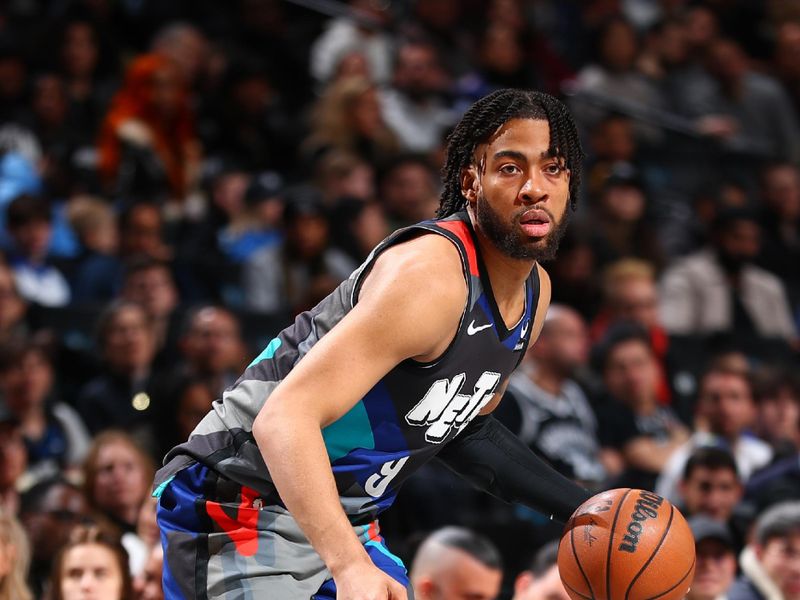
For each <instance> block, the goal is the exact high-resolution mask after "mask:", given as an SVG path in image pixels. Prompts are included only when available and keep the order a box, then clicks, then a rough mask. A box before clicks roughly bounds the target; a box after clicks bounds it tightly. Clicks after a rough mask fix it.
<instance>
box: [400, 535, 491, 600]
mask: <svg viewBox="0 0 800 600" xmlns="http://www.w3.org/2000/svg"><path fill="white" fill-rule="evenodd" d="M410 576H411V583H412V585H413V586H414V594H415V597H416V600H458V599H461V598H469V599H470V600H494V599H495V598H497V596H498V594H499V593H500V584H501V583H502V581H503V566H502V563H501V559H500V552H498V550H497V548H495V546H494V544H492V542H490V541H489V540H488V539H486V538H485V537H483V536H481V535H478V534H477V533H474V532H472V531H470V530H469V529H465V528H463V527H444V528H442V529H437V530H436V531H434V532H433V533H431V534H430V535H429V536H428V537H427V538H425V540H424V541H423V542H422V544H421V545H420V547H419V550H417V554H416V556H415V557H414V562H413V563H412V564H411V573H410Z"/></svg>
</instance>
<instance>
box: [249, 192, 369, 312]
mask: <svg viewBox="0 0 800 600" xmlns="http://www.w3.org/2000/svg"><path fill="white" fill-rule="evenodd" d="M284 221H285V224H286V241H285V243H284V244H282V245H281V246H275V247H267V248H264V249H263V250H261V251H259V252H257V253H256V254H254V255H253V256H252V257H251V258H250V260H249V261H248V262H247V263H245V266H244V272H243V287H244V292H245V298H246V301H247V303H248V307H249V308H251V309H253V310H256V311H259V312H278V311H291V312H292V313H298V312H302V311H303V310H307V309H309V308H311V307H312V306H314V305H315V304H316V303H317V302H319V301H320V300H321V299H322V298H324V297H325V296H326V295H327V294H329V293H330V292H331V291H333V290H334V288H336V286H337V285H339V283H341V282H342V281H344V280H345V279H347V278H348V277H349V276H350V273H352V271H353V270H354V269H355V267H356V265H355V263H354V262H353V261H351V260H350V259H349V258H348V257H347V256H346V255H345V254H344V253H342V252H341V251H340V250H337V249H336V248H331V247H330V246H329V240H330V226H329V222H328V219H327V214H326V212H325V209H324V207H323V206H322V202H321V198H320V197H319V196H318V194H316V192H314V191H312V190H297V191H296V192H295V193H294V194H293V195H292V196H291V197H288V198H287V206H286V211H285V213H284Z"/></svg>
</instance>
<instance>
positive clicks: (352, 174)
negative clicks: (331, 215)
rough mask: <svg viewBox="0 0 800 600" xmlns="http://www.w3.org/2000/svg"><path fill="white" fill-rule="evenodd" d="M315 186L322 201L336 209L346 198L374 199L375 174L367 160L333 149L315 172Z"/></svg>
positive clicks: (366, 200) (321, 159)
mask: <svg viewBox="0 0 800 600" xmlns="http://www.w3.org/2000/svg"><path fill="white" fill-rule="evenodd" d="M314 185H315V186H316V187H317V188H319V190H320V192H322V201H323V203H324V204H325V206H326V207H327V208H330V209H333V208H336V206H337V205H338V204H339V202H341V201H342V200H343V199H345V198H353V199H356V200H359V201H361V202H369V201H371V200H374V199H375V172H374V169H373V168H372V165H370V164H369V163H368V162H367V161H366V160H364V159H363V158H361V157H359V156H357V155H355V154H353V153H352V152H348V151H346V150H339V149H336V148H332V149H331V150H329V151H327V152H325V153H324V154H323V155H322V156H321V157H320V159H319V161H318V162H317V166H316V169H315V170H314Z"/></svg>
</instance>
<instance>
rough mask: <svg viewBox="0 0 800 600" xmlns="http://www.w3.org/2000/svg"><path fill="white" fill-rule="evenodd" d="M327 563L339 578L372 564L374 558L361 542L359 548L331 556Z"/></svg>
mask: <svg viewBox="0 0 800 600" xmlns="http://www.w3.org/2000/svg"><path fill="white" fill-rule="evenodd" d="M326 564H327V566H328V570H329V571H330V572H331V575H333V577H334V579H338V578H342V577H347V575H348V573H357V572H359V571H361V569H363V568H364V567H365V566H371V565H372V560H370V558H369V555H368V554H367V552H366V550H364V547H363V546H361V544H359V545H358V549H357V550H353V551H351V552H347V553H345V552H341V553H339V554H338V555H337V556H333V557H329V559H328V560H327V561H326Z"/></svg>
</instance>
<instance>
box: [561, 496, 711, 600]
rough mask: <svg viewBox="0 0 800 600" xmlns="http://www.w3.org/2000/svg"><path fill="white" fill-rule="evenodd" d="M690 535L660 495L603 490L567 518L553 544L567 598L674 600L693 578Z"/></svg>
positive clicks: (684, 523) (680, 517)
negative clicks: (555, 543)
mask: <svg viewBox="0 0 800 600" xmlns="http://www.w3.org/2000/svg"><path fill="white" fill-rule="evenodd" d="M694 565H695V552H694V537H693V536H692V532H691V530H690V529H689V525H688V524H687V523H686V520H685V519H684V518H683V515H681V513H680V511H678V509H677V508H675V507H674V506H673V505H672V504H670V503H669V502H668V501H667V500H666V499H664V498H662V497H661V496H658V495H656V494H654V493H653V492H648V491H645V490H637V489H627V488H625V489H616V490H609V491H607V492H603V493H600V494H597V495H596V496H593V497H592V498H590V499H589V500H587V501H586V502H584V503H583V504H582V505H581V506H580V507H578V509H577V510H576V511H575V513H574V514H573V515H572V517H571V518H570V520H569V522H568V523H567V525H566V527H565V528H564V533H563V534H562V536H561V543H560V545H559V549H558V569H559V572H560V574H561V580H562V582H563V583H564V587H565V588H566V590H567V593H568V594H569V596H570V598H572V599H573V600H590V599H591V600H679V599H680V598H683V597H684V596H685V595H686V593H687V591H688V590H689V586H690V585H691V583H692V579H693V578H694Z"/></svg>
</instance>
